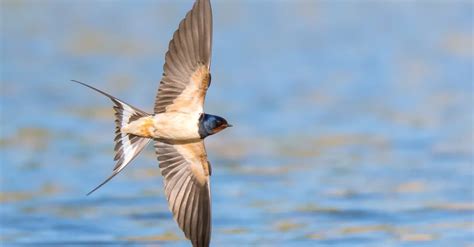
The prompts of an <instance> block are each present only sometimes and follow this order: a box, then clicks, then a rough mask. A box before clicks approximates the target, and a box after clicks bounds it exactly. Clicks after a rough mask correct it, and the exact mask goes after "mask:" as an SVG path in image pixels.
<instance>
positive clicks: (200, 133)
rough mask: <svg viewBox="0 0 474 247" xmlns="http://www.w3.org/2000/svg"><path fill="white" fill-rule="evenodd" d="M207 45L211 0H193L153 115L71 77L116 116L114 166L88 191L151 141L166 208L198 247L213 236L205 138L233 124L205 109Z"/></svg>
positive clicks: (170, 49)
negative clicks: (102, 97)
mask: <svg viewBox="0 0 474 247" xmlns="http://www.w3.org/2000/svg"><path fill="white" fill-rule="evenodd" d="M211 49H212V10H211V4H210V0H196V2H195V3H194V5H193V8H192V9H191V10H190V11H189V12H188V13H187V14H186V17H185V18H184V19H183V20H182V21H181V23H180V24H179V27H178V30H176V32H175V33H174V35H173V38H172V39H171V41H170V43H169V47H168V52H167V53H166V56H165V64H164V66H163V70H164V72H163V77H162V79H161V82H160V86H159V89H158V93H157V95H156V100H155V105H154V113H153V114H149V113H146V112H144V111H142V110H140V109H138V108H135V107H133V106H131V105H130V104H127V103H125V102H124V101H122V100H120V99H118V98H116V97H114V96H112V95H110V94H108V93H106V92H104V91H101V90H99V89H97V88H94V87H92V86H90V85H87V84H85V83H83V82H79V81H74V82H77V83H80V84H82V85H84V86H86V87H89V88H91V89H93V90H95V91H97V92H99V93H101V94H103V95H105V96H107V97H108V98H109V99H110V100H112V102H113V103H114V107H113V109H114V111H115V117H116V119H115V124H116V128H115V135H116V136H115V158H114V160H115V161H116V165H115V167H114V169H113V173H112V175H111V176H110V177H109V178H107V179H106V180H105V181H104V182H103V183H101V184H100V185H99V186H97V187H96V188H94V189H93V190H92V191H91V192H89V194H91V193H93V192H94V191H96V190H97V189H99V188H100V187H101V186H102V185H104V184H106V183H107V182H108V181H110V180H111V179H112V178H113V177H114V176H115V175H117V174H118V173H120V172H121V171H122V170H123V169H124V168H125V167H126V166H127V165H128V164H129V163H130V162H131V161H132V160H133V159H134V158H135V157H136V156H137V155H138V154H139V153H140V152H141V151H142V150H143V148H144V147H145V146H146V145H147V144H148V143H149V142H150V141H154V143H155V151H156V155H157V158H158V161H159V167H160V171H161V174H162V176H163V177H164V189H165V194H166V197H167V200H168V206H169V209H170V210H171V212H172V213H173V216H174V219H175V221H176V222H177V223H178V225H179V227H180V228H181V230H182V231H183V232H184V235H185V236H186V238H188V239H189V240H190V241H191V243H192V245H193V246H196V247H202V246H209V243H210V239H211V193H210V176H211V171H212V169H211V165H210V163H209V161H208V158H207V154H206V149H205V146H204V142H203V141H204V138H206V137H207V136H210V135H213V134H216V133H218V132H220V131H222V130H223V129H225V128H227V127H231V125H230V124H229V123H228V122H227V121H226V120H225V119H224V118H222V117H219V116H215V115H210V114H206V113H204V110H203V107H204V99H205V96H206V92H207V89H208V88H209V86H210V84H211V73H210V67H211ZM89 194H88V195H89Z"/></svg>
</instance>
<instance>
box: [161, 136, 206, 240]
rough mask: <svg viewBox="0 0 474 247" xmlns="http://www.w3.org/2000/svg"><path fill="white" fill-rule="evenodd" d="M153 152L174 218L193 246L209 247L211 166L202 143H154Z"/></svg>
mask: <svg viewBox="0 0 474 247" xmlns="http://www.w3.org/2000/svg"><path fill="white" fill-rule="evenodd" d="M155 150H156V154H157V156H158V161H159V163H160V170H161V174H162V175H163V177H164V183H165V194H166V196H167V199H168V206H169V208H170V210H171V211H172V212H173V216H174V219H175V220H176V222H178V225H179V227H180V228H181V229H182V230H183V232H184V234H185V235H186V237H187V238H188V239H190V240H191V242H192V243H193V246H195V247H196V246H203V247H204V246H209V242H210V238H211V193H210V187H209V186H210V184H209V176H210V175H211V166H210V164H209V162H208V160H207V154H206V149H205V147H204V142H203V141H202V140H201V141H199V142H193V143H187V144H168V143H163V142H159V141H157V142H156V143H155Z"/></svg>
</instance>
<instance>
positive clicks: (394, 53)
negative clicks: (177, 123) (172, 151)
mask: <svg viewBox="0 0 474 247" xmlns="http://www.w3.org/2000/svg"><path fill="white" fill-rule="evenodd" d="M192 3H193V1H191V0H186V1H185V0H182V1H181V0H180V1H171V0H168V1H151V0H140V1H131V0H129V1H125V0H116V1H72V0H71V1H65V0H55V1H51V0H45V1H33V0H30V1H14V0H2V1H0V18H1V19H0V20H1V23H0V37H1V40H0V41H1V43H0V45H1V49H0V51H1V53H0V56H1V64H0V69H1V80H0V83H1V90H0V104H1V105H0V107H1V109H0V113H1V124H0V163H1V176H0V202H1V207H0V220H1V225H0V245H2V246H3V245H5V246H8V245H12V244H30V245H32V246H36V245H40V244H42V245H58V246H63V245H99V244H106V245H149V246H157V245H163V246H188V242H187V241H186V240H185V239H184V237H183V235H182V233H181V231H180V230H179V228H178V227H177V225H176V224H175V222H174V221H173V219H172V216H171V213H170V212H169V211H168V207H167V204H166V201H165V198H164V196H163V188H162V178H161V176H160V174H159V169H158V166H157V161H156V158H155V155H154V150H153V148H152V145H150V147H148V149H146V150H145V152H143V153H142V155H140V157H139V158H138V159H136V160H135V161H134V162H133V163H132V164H131V165H130V166H129V167H127V169H125V171H124V172H123V173H122V174H121V175H119V176H117V177H116V178H115V179H113V180H112V182H110V183H109V184H107V185H106V186H105V187H103V188H102V189H101V190H99V191H97V192H95V193H94V194H93V195H91V196H86V195H85V194H86V193H87V192H88V191H90V190H91V189H92V188H93V187H95V186H96V185H97V184H98V183H100V182H102V181H103V179H104V178H106V177H107V176H108V175H109V174H110V172H111V170H112V168H113V166H114V163H113V160H112V158H113V146H114V144H113V138H114V118H113V111H112V108H111V106H112V104H111V102H110V101H109V100H108V99H106V98H104V97H103V96H101V95H99V94H97V93H95V92H93V91H91V90H89V89H86V88H84V87H82V86H80V85H77V84H74V83H72V82H70V80H71V79H76V80H80V81H84V82H86V83H89V84H91V85H93V86H96V87H98V88H100V89H103V90H105V91H107V92H110V93H111V94H113V95H115V96H117V97H118V98H121V99H124V100H125V101H127V102H129V103H131V104H133V105H135V106H137V107H139V108H141V109H143V110H145V111H148V112H152V109H153V101H154V98H155V92H156V90H157V86H158V82H159V80H160V78H161V74H162V66H163V60H164V54H165V52H166V49H167V45H168V42H169V40H170V38H171V37H172V34H173V32H174V31H175V30H176V28H177V26H178V23H179V21H180V20H181V19H182V18H183V17H184V15H185V13H186V12H187V11H188V10H189V9H190V8H191V6H192ZM473 5H474V4H473V2H472V1H468V0H466V1H400V2H398V1H380V2H376V1H369V0H367V1H360V2H356V1H309V0H308V1H237V0H233V1H224V0H221V1H218V0H215V1H213V10H214V48H213V64H212V77H213V83H212V86H211V88H210V90H209V93H208V95H207V100H206V111H207V112H208V113H212V114H217V115H221V116H224V117H225V118H227V119H228V120H229V122H231V123H232V124H233V125H234V126H235V127H234V128H232V129H228V130H226V131H224V132H222V133H220V134H219V135H216V136H212V137H210V138H208V139H207V140H206V145H207V150H208V153H209V157H210V161H211V163H212V165H213V176H212V193H213V198H212V200H213V219H212V220H213V235H212V243H213V245H215V246H315V245H328V244H329V245H336V246H433V245H435V246H443V245H444V246H473V245H474V234H473V232H474V187H473V186H474V180H473V179H474V173H473V163H474V162H473V158H474V152H473V145H474V143H473V114H474V111H473V55H474V49H473V28H474V27H473V26H474V24H473V23H474V17H473V8H474V7H473Z"/></svg>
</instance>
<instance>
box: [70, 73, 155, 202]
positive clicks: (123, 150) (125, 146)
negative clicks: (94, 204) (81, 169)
mask: <svg viewBox="0 0 474 247" xmlns="http://www.w3.org/2000/svg"><path fill="white" fill-rule="evenodd" d="M73 82H77V83H79V84H81V85H83V86H86V87H88V88H90V89H92V90H94V91H97V92H99V93H101V94H103V95H105V96H107V97H108V98H109V99H110V100H112V102H113V103H114V104H115V105H114V111H115V139H114V141H115V158H114V160H115V161H116V162H117V163H116V165H115V167H114V170H113V173H112V175H110V177H108V178H107V179H106V180H105V181H104V182H102V183H101V184H99V185H98V186H97V187H95V188H94V189H93V190H91V191H90V192H89V193H87V195H90V194H92V193H93V192H94V191H96V190H98V189H99V188H100V187H102V185H104V184H106V183H107V182H109V181H110V180H111V179H112V178H113V177H115V175H117V174H119V173H120V172H121V171H122V170H123V168H125V166H127V165H128V164H129V163H130V162H131V161H132V160H133V159H134V158H135V157H137V155H138V154H139V153H140V152H141V151H142V150H143V148H144V147H145V146H146V145H147V144H148V143H149V142H150V140H151V139H150V138H144V137H140V136H136V135H132V134H128V133H123V132H122V127H124V126H125V125H127V124H129V123H130V122H133V121H135V120H137V119H140V118H142V117H146V116H149V115H150V114H148V113H146V112H143V111H141V110H139V109H137V108H135V107H133V106H131V105H129V104H127V103H125V102H123V101H121V100H119V99H117V98H115V97H114V96H112V95H110V94H108V93H106V92H104V91H102V90H99V89H97V88H95V87H92V86H90V85H87V84H85V83H83V82H79V81H75V80H73Z"/></svg>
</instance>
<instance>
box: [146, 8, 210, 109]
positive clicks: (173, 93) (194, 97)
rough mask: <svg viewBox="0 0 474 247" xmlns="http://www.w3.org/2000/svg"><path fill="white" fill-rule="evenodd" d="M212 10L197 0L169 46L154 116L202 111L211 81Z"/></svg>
mask: <svg viewBox="0 0 474 247" xmlns="http://www.w3.org/2000/svg"><path fill="white" fill-rule="evenodd" d="M211 48H212V10H211V4H210V1H209V0H197V1H196V2H195V3H194V6H193V8H192V9H191V10H190V11H189V12H188V13H187V14H186V17H185V18H184V19H183V20H182V21H181V23H180V24H179V28H178V30H176V32H175V33H174V35H173V39H172V40H171V41H170V43H169V47H168V52H167V53H166V57H165V65H164V66H163V70H164V72H163V77H162V79H161V82H160V87H159V89H158V94H157V95H156V100H155V114H157V113H164V112H186V113H201V112H203V110H202V109H203V105H204V98H205V97H206V92H207V88H208V87H209V84H210V82H211V74H210V64H211Z"/></svg>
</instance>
